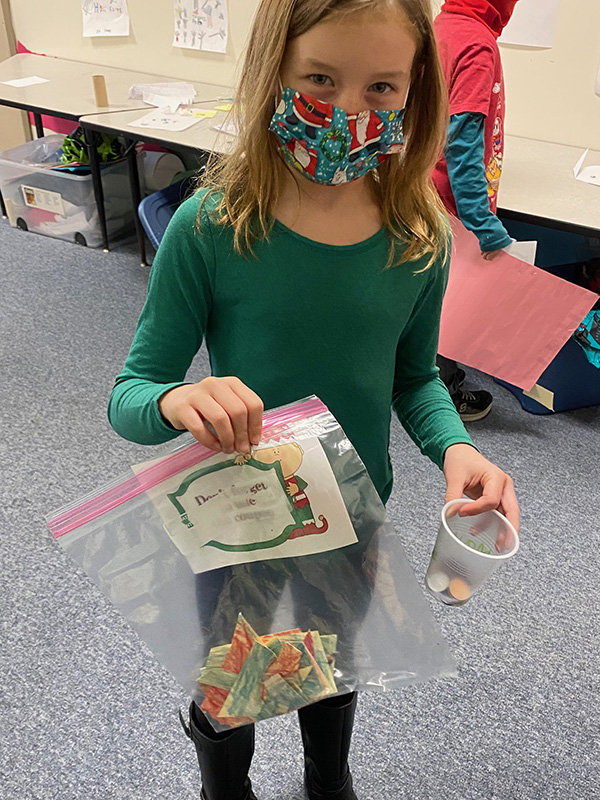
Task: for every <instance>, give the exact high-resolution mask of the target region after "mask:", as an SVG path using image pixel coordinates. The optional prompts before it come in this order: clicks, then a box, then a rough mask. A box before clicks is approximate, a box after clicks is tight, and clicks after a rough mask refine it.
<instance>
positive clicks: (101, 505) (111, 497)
mask: <svg viewBox="0 0 600 800" xmlns="http://www.w3.org/2000/svg"><path fill="white" fill-rule="evenodd" d="M328 411H329V410H328V408H327V406H326V405H325V404H324V403H323V402H322V401H321V400H319V399H318V398H317V397H313V398H310V399H308V400H304V401H302V402H300V403H293V404H291V405H289V406H284V407H283V408H278V409H274V410H273V411H267V412H266V414H265V415H264V416H263V433H262V438H263V439H264V440H268V439H270V438H272V437H273V436H274V435H275V434H277V435H282V434H283V433H284V432H285V428H286V426H287V425H289V424H290V423H292V422H298V421H299V420H301V419H306V418H308V417H312V416H315V415H317V414H322V413H328ZM215 455H218V452H217V451H215V450H210V449H209V448H208V447H204V445H202V444H200V443H199V442H194V443H193V444H190V445H189V446H188V447H185V448H184V449H182V450H180V451H178V452H176V453H173V454H172V455H170V456H166V457H165V458H162V459H161V460H160V461H159V462H158V463H157V464H153V465H152V466H150V467H148V468H147V469H145V470H142V471H141V472H139V473H138V474H137V475H133V476H132V477H131V478H128V479H127V480H125V481H122V482H121V483H119V484H117V486H112V487H111V488H110V489H107V490H105V491H104V492H101V494H98V495H96V496H95V497H92V498H91V499H90V500H87V501H85V502H83V503H82V504H81V505H79V506H77V507H76V508H72V509H70V510H69V511H65V512H63V513H62V514H59V515H58V516H56V517H54V518H53V519H51V520H49V521H48V527H49V529H50V532H51V534H52V536H53V537H54V538H55V539H59V538H60V537H61V536H64V535H65V534H67V533H70V532H71V531H73V530H76V529H77V528H80V527H81V526H82V525H85V524H87V523H88V522H92V521H93V520H95V519H97V518H98V517H101V516H102V515H103V514H106V513H108V512H109V511H112V510H113V509H115V508H118V507H119V506H120V505H123V503H127V502H128V501H129V500H133V498H135V497H137V496H138V495H140V494H143V492H147V491H148V490H150V489H153V488H154V487H155V486H158V484H159V483H162V482H163V481H165V480H168V479H169V478H171V477H172V476H173V475H177V473H179V472H183V470H185V469H189V468H190V467H193V466H194V465H195V464H200V463H201V462H202V461H206V459H207V458H211V457H212V456H215Z"/></svg>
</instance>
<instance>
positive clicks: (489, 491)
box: [459, 475, 504, 517]
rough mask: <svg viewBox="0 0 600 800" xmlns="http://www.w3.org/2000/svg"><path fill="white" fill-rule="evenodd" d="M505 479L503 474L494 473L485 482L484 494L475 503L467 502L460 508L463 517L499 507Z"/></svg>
mask: <svg viewBox="0 0 600 800" xmlns="http://www.w3.org/2000/svg"><path fill="white" fill-rule="evenodd" d="M503 489H504V479H503V476H502V475H493V476H492V477H490V478H489V479H488V480H485V478H484V482H483V494H482V495H481V497H479V498H478V499H477V500H475V502H473V503H466V504H465V505H464V506H463V507H462V508H461V510H460V512H459V514H460V516H461V517H473V516H475V514H484V513H485V512H486V511H492V510H493V509H495V508H498V506H499V505H500V501H501V500H502V490H503Z"/></svg>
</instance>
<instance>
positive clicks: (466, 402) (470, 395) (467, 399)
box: [452, 389, 493, 422]
mask: <svg viewBox="0 0 600 800" xmlns="http://www.w3.org/2000/svg"><path fill="white" fill-rule="evenodd" d="M452 402H453V403H454V405H455V406H456V410H457V411H458V413H459V414H460V418H461V419H462V421H463V422H476V421H477V420H478V419H483V418H484V417H487V415H488V414H489V413H490V411H491V410H492V402H493V398H492V395H491V394H490V393H489V392H483V391H480V392H467V391H465V390H464V389H460V390H459V391H458V392H455V393H454V394H453V395H452Z"/></svg>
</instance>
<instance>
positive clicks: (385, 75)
mask: <svg viewBox="0 0 600 800" xmlns="http://www.w3.org/2000/svg"><path fill="white" fill-rule="evenodd" d="M304 66H305V68H306V69H319V70H323V72H337V71H338V70H337V68H336V67H334V66H332V65H331V64H325V62H324V61H318V60H317V59H314V58H307V59H305V60H304ZM406 75H407V73H406V72H404V70H401V69H400V70H397V71H396V72H379V73H377V74H376V75H372V76H371V79H372V80H374V81H382V80H389V79H393V78H404V77H406Z"/></svg>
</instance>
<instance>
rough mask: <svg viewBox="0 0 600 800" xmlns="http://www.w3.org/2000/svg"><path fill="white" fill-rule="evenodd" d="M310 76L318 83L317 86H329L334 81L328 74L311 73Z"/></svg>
mask: <svg viewBox="0 0 600 800" xmlns="http://www.w3.org/2000/svg"><path fill="white" fill-rule="evenodd" d="M308 77H309V78H310V80H311V81H312V82H313V83H316V85H317V86H328V85H329V84H332V83H333V81H332V80H331V78H330V77H329V76H328V75H309V76H308Z"/></svg>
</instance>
